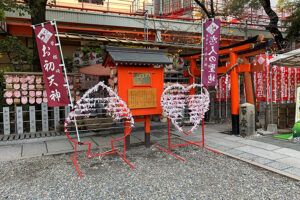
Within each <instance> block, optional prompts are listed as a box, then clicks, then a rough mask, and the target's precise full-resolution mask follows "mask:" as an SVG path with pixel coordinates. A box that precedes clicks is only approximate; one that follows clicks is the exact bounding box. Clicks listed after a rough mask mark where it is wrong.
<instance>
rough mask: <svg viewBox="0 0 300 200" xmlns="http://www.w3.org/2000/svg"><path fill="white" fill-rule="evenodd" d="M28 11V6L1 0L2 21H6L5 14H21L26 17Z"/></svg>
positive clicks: (0, 16) (0, 13)
mask: <svg viewBox="0 0 300 200" xmlns="http://www.w3.org/2000/svg"><path fill="white" fill-rule="evenodd" d="M24 11H25V12H26V11H28V9H27V6H25V5H23V4H19V3H18V2H17V0H9V1H8V0H0V21H3V20H4V19H5V12H19V15H24V13H25V12H24Z"/></svg>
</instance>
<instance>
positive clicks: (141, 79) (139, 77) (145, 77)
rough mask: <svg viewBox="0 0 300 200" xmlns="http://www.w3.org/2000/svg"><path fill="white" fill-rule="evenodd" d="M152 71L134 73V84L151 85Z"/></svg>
mask: <svg viewBox="0 0 300 200" xmlns="http://www.w3.org/2000/svg"><path fill="white" fill-rule="evenodd" d="M150 84H151V76H150V73H133V85H150Z"/></svg>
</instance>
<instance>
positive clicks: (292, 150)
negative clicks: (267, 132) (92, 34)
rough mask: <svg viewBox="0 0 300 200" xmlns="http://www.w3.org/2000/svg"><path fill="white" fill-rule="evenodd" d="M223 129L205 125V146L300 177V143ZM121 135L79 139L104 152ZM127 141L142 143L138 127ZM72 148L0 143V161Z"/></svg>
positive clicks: (163, 134) (154, 139) (155, 133)
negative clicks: (225, 131) (252, 136)
mask: <svg viewBox="0 0 300 200" xmlns="http://www.w3.org/2000/svg"><path fill="white" fill-rule="evenodd" d="M223 129H224V127H222V125H212V124H208V125H205V145H206V146H207V147H209V148H212V149H214V150H217V151H219V152H221V153H223V154H225V155H228V156H231V157H233V158H236V159H240V160H243V161H245V162H248V163H250V164H253V165H256V166H259V167H263V168H265V169H267V170H271V171H274V172H276V173H280V174H282V175H285V176H289V177H291V178H294V179H297V180H300V148H299V146H300V144H299V143H298V144H294V143H290V142H287V141H282V140H277V139H274V138H272V137H270V136H268V137H256V138H253V139H245V138H242V137H238V136H234V135H227V134H224V133H220V132H222V131H223ZM122 135H123V134H122V133H114V134H109V135H107V134H106V135H99V134H98V135H90V136H88V137H83V138H82V142H91V143H92V148H94V149H95V148H98V149H100V152H103V151H107V150H109V147H110V140H111V139H112V138H119V137H121V136H122ZM172 137H173V138H178V137H179V138H182V139H187V140H190V141H200V140H202V134H201V129H199V131H197V132H194V133H192V134H190V135H189V136H186V135H184V134H179V133H176V131H174V130H173V131H172ZM167 138H168V137H167V129H166V128H160V129H152V130H151V144H152V145H153V144H157V143H158V142H160V141H162V140H166V139H167ZM130 141H131V145H132V146H134V145H135V144H143V141H144V133H143V132H142V131H141V130H133V132H132V133H131V138H130ZM116 146H118V145H116ZM78 150H79V151H81V150H87V145H82V146H79V148H78ZM73 151H74V144H73V143H72V142H70V141H69V140H68V139H66V137H61V138H60V139H59V140H50V141H38V142H33V143H30V142H29V143H22V144H11V145H0V161H5V160H15V159H21V158H29V157H36V156H43V155H53V154H61V153H69V152H73ZM162 153H163V152H162Z"/></svg>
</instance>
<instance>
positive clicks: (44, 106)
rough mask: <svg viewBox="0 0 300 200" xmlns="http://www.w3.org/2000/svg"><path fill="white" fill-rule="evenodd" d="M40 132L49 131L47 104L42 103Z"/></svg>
mask: <svg viewBox="0 0 300 200" xmlns="http://www.w3.org/2000/svg"><path fill="white" fill-rule="evenodd" d="M42 130H43V132H47V131H49V124H48V104H47V103H42Z"/></svg>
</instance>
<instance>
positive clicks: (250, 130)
mask: <svg viewBox="0 0 300 200" xmlns="http://www.w3.org/2000/svg"><path fill="white" fill-rule="evenodd" d="M239 123H240V124H239V125H240V126H239V127H240V134H241V135H243V136H250V135H254V134H255V109H254V105H253V104H250V103H244V104H242V105H241V106H240V122H239Z"/></svg>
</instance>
